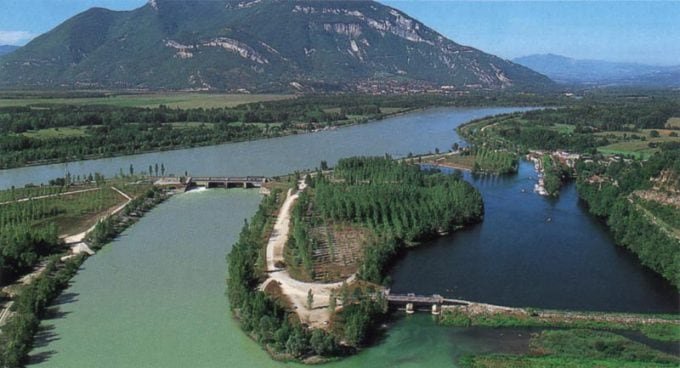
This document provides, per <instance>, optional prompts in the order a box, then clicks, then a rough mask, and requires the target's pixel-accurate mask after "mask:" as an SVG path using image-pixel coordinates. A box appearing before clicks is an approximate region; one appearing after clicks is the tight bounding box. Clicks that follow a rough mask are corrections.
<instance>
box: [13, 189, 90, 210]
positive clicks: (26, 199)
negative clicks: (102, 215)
mask: <svg viewBox="0 0 680 368" xmlns="http://www.w3.org/2000/svg"><path fill="white" fill-rule="evenodd" d="M100 189H101V188H89V189H80V190H74V191H71V192H63V193H55V194H46V195H41V196H37V197H27V198H21V199H15V200H13V201H7V202H2V203H0V206H2V205H5V204H11V203H20V202H27V201H32V200H36V199H45V198H53V197H60V196H65V195H71V194H78V193H86V192H93V191H95V190H100Z"/></svg>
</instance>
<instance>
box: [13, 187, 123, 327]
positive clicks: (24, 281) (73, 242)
mask: <svg viewBox="0 0 680 368" xmlns="http://www.w3.org/2000/svg"><path fill="white" fill-rule="evenodd" d="M99 189H100V188H93V189H86V190H80V191H73V192H68V193H59V194H52V195H49V196H42V198H47V197H56V196H58V195H67V194H76V193H83V192H88V191H92V190H99ZM111 189H113V190H114V191H116V192H117V193H118V194H120V195H121V196H123V197H125V199H127V201H125V203H123V204H122V205H120V206H118V207H116V208H114V209H113V210H111V211H107V213H106V214H105V215H104V216H102V218H101V219H105V218H107V217H109V216H113V215H115V214H116V213H118V212H120V211H121V210H123V208H125V206H127V205H128V204H129V203H130V201H132V197H130V196H129V195H127V194H126V193H125V192H123V191H121V190H120V189H118V188H116V187H111ZM39 198H41V197H33V198H32V199H39ZM24 200H28V199H24ZM18 201H22V200H18ZM0 204H4V203H0ZM95 226H97V224H94V225H93V226H92V227H90V228H89V229H87V230H85V231H83V232H81V233H78V234H73V235H70V236H66V237H64V238H63V240H64V243H66V245H70V246H71V254H70V255H67V256H64V257H61V260H62V261H65V260H67V259H69V258H71V257H74V256H75V255H77V254H80V253H87V254H89V255H93V254H94V251H92V249H90V247H89V246H88V245H87V243H85V242H84V241H83V239H85V237H86V236H87V234H89V233H90V232H91V231H92V230H94V228H95ZM46 268H47V262H46V261H43V262H41V263H40V264H38V265H37V266H36V267H35V268H34V270H33V271H32V272H31V273H29V274H26V275H24V276H22V277H21V278H20V279H19V280H18V282H17V283H15V284H13V285H9V286H6V287H4V288H3V291H4V292H6V293H8V294H9V295H12V294H13V289H14V288H16V287H17V286H25V285H28V284H30V283H31V282H33V280H35V278H37V277H38V276H40V275H41V274H42V273H43V272H44V271H45V269H46ZM12 304H14V302H13V301H9V302H7V303H6V304H5V305H4V306H3V309H2V311H0V326H2V325H4V324H5V321H6V320H7V318H9V316H11V315H12V312H11V311H10V308H11V307H12Z"/></svg>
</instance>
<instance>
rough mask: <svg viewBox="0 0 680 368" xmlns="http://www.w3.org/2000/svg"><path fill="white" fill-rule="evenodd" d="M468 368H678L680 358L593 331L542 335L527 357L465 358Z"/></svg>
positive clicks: (478, 356)
mask: <svg viewBox="0 0 680 368" xmlns="http://www.w3.org/2000/svg"><path fill="white" fill-rule="evenodd" d="M462 363H463V366H464V367H574V368H576V367H602V368H604V367H612V368H619V367H677V366H678V364H680V359H679V358H678V357H677V356H673V355H670V354H666V353H663V352H661V351H658V350H655V349H653V348H651V347H649V346H647V345H644V344H641V343H639V342H636V341H633V340H631V339H629V338H627V337H624V336H621V335H618V334H615V333H611V332H601V331H591V330H581V329H574V330H552V331H542V332H540V333H539V334H536V335H533V336H532V338H531V342H530V346H529V352H528V354H525V355H509V354H488V355H477V356H469V357H465V358H463V361H462Z"/></svg>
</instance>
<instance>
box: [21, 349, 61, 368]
mask: <svg viewBox="0 0 680 368" xmlns="http://www.w3.org/2000/svg"><path fill="white" fill-rule="evenodd" d="M56 353H57V352H56V350H48V351H42V352H40V353H34V354H29V355H28V363H27V364H26V366H32V365H36V364H40V363H44V362H46V361H48V360H49V359H50V358H51V357H52V356H53V355H54V354H56Z"/></svg>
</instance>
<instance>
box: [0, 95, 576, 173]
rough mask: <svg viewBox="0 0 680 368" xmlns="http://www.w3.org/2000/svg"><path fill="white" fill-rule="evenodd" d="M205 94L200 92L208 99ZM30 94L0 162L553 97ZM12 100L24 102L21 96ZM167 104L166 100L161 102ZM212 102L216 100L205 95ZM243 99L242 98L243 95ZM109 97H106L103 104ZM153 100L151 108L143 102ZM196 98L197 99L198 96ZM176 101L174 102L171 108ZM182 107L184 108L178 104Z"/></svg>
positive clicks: (5, 123)
mask: <svg viewBox="0 0 680 368" xmlns="http://www.w3.org/2000/svg"><path fill="white" fill-rule="evenodd" d="M209 96H210V95H205V98H206V99H210V97H209ZM102 100H103V101H102V104H85V103H84V102H83V101H80V100H79V99H75V100H74V101H80V103H81V104H75V105H72V104H69V99H55V101H54V103H50V100H49V99H46V100H38V101H34V100H28V102H27V103H26V104H21V103H18V104H17V105H16V106H5V107H0V169H10V168H18V167H24V166H36V165H47V164H54V163H63V162H71V161H79V160H85V159H98V158H106V157H117V156H124V155H132V154H142V153H150V152H159V151H167V150H176V149H185V148H193V147H203V146H211V145H218V144H223V143H235V142H243V141H251V140H258V139H265V138H274V137H281V136H287V135H294V134H299V133H310V132H317V131H321V130H326V129H336V128H337V127H342V126H350V125H355V124H364V123H367V122H371V121H377V120H381V119H384V118H387V117H390V116H396V115H400V114H404V113H407V112H412V111H416V110H421V109H425V108H431V107H468V106H478V107H482V106H537V105H541V106H545V105H555V104H560V103H565V102H564V101H563V99H561V98H560V97H556V96H547V97H540V96H522V95H516V94H498V95H494V96H493V98H490V96H486V97H484V98H482V97H481V96H477V95H470V96H459V97H451V96H442V95H416V96H370V95H338V96H304V97H297V98H292V99H280V100H271V96H270V98H269V100H264V101H260V102H249V103H243V104H238V105H236V106H230V107H224V106H221V107H218V106H219V105H212V104H208V105H207V106H211V107H206V108H203V107H200V108H187V107H186V105H181V104H180V105H172V101H173V100H172V99H171V98H165V99H164V98H161V97H157V98H152V97H150V98H149V100H148V105H140V106H144V107H139V106H127V105H124V104H123V105H117V104H116V103H115V102H110V101H115V99H109V100H107V99H102ZM12 101H22V100H21V99H17V100H12ZM164 102H165V103H167V104H164ZM210 102H211V103H212V102H214V101H210ZM244 102H247V100H244ZM107 103H108V104H107ZM154 104H155V106H157V107H149V106H154ZM197 104H198V105H199V106H201V104H200V99H198V100H197ZM172 106H175V107H172ZM180 106H181V107H182V108H180Z"/></svg>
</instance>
